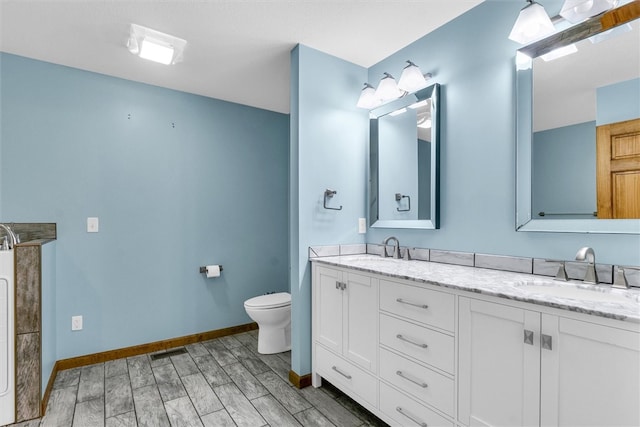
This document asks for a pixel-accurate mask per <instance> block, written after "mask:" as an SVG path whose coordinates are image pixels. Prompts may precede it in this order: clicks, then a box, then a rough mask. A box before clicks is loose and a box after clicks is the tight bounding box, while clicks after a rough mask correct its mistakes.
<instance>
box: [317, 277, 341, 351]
mask: <svg viewBox="0 0 640 427" xmlns="http://www.w3.org/2000/svg"><path fill="white" fill-rule="evenodd" d="M340 283H342V272H341V271H339V270H334V269H331V268H326V267H317V268H316V273H315V277H314V283H313V293H314V304H313V310H314V322H313V325H314V340H315V341H317V342H319V343H320V344H322V345H324V346H325V347H327V348H328V349H329V350H331V351H333V352H335V353H338V354H342V311H343V309H342V288H341V287H340V285H339V284H340Z"/></svg>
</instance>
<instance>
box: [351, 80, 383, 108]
mask: <svg viewBox="0 0 640 427" xmlns="http://www.w3.org/2000/svg"><path fill="white" fill-rule="evenodd" d="M377 105H378V99H377V98H376V90H375V89H374V88H373V86H371V85H370V84H369V83H365V84H364V88H363V89H362V92H360V98H358V103H357V104H356V106H357V107H358V108H366V109H368V110H370V109H372V108H374V107H376V106H377Z"/></svg>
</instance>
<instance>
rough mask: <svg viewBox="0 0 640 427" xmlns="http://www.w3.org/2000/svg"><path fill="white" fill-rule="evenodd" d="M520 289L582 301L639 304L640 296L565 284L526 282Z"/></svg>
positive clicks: (634, 293) (520, 284)
mask: <svg viewBox="0 0 640 427" xmlns="http://www.w3.org/2000/svg"><path fill="white" fill-rule="evenodd" d="M516 286H517V287H518V289H521V290H523V291H525V292H530V293H532V294H538V295H545V296H547V295H548V296H551V297H557V298H569V299H573V300H581V301H597V302H617V303H627V304H628V303H637V302H639V301H640V294H638V293H637V292H631V291H626V290H618V289H611V287H609V286H596V285H583V284H580V285H578V284H569V283H567V284H564V283H559V282H558V283H534V282H524V283H519V284H517V285H516Z"/></svg>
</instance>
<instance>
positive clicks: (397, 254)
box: [382, 236, 400, 259]
mask: <svg viewBox="0 0 640 427" xmlns="http://www.w3.org/2000/svg"><path fill="white" fill-rule="evenodd" d="M390 240H395V241H396V244H395V245H394V246H393V258H395V259H400V241H399V240H398V238H397V237H394V236H389V237H387V238H386V239H384V240H383V241H382V244H383V245H384V257H385V258H389V257H390V256H391V255H389V254H388V253H387V245H388V244H389V241H390Z"/></svg>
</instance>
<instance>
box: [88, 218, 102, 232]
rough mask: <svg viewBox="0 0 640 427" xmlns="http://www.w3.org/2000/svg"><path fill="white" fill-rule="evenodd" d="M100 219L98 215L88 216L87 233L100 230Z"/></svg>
mask: <svg viewBox="0 0 640 427" xmlns="http://www.w3.org/2000/svg"><path fill="white" fill-rule="evenodd" d="M99 225H100V224H99V221H98V218H97V217H89V218H87V233H97V232H98V230H99Z"/></svg>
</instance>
